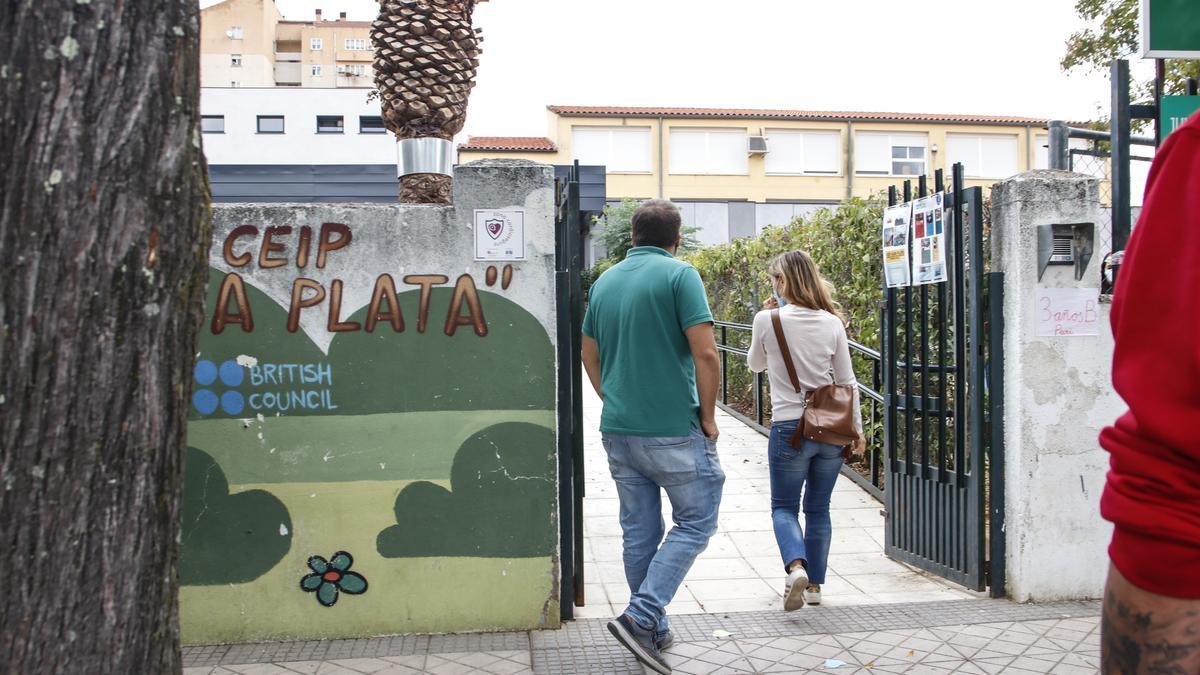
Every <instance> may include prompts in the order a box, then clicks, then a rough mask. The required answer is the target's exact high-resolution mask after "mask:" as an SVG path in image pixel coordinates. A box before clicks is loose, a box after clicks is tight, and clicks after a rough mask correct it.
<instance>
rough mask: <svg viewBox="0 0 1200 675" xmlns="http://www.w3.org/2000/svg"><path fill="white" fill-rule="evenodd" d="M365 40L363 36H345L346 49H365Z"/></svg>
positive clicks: (355, 50)
mask: <svg viewBox="0 0 1200 675" xmlns="http://www.w3.org/2000/svg"><path fill="white" fill-rule="evenodd" d="M366 49H367V41H366V39H364V38H347V39H346V50H347V51H352V52H361V51H366Z"/></svg>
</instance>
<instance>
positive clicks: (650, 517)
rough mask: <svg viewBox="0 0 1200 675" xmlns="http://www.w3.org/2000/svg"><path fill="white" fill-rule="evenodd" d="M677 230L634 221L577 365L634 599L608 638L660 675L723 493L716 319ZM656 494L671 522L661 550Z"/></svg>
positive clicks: (601, 284) (654, 205)
mask: <svg viewBox="0 0 1200 675" xmlns="http://www.w3.org/2000/svg"><path fill="white" fill-rule="evenodd" d="M680 225H681V221H680V217H679V210H678V209H677V208H675V205H674V204H671V203H670V202H668V201H664V200H651V201H648V202H646V203H645V204H642V206H641V207H640V208H639V209H638V210H637V212H636V213H634V214H633V232H632V235H633V245H634V248H633V249H631V250H630V251H629V254H628V255H627V256H626V257H625V260H623V261H621V262H620V263H619V264H617V265H615V266H614V267H612V268H611V269H609V270H608V271H607V272H605V273H604V274H603V275H602V276H601V277H600V279H599V280H597V281H596V283H595V284H594V285H593V286H592V289H591V293H590V299H589V303H588V309H587V315H586V316H585V317H584V319H583V335H584V338H583V364H584V367H585V368H586V369H587V373H588V378H590V379H591V381H592V386H593V387H594V388H595V389H596V393H598V394H599V395H600V398H601V399H603V400H604V413H603V415H602V416H601V419H600V432H601V434H602V436H603V443H604V450H605V452H607V453H608V465H609V469H610V470H611V471H612V476H613V480H615V481H616V484H617V496H618V497H619V498H620V503H621V529H622V531H623V532H624V534H625V537H624V544H625V547H624V561H625V579H626V581H628V582H629V591H630V594H631V597H630V600H629V606H628V607H627V608H626V609H625V612H624V613H623V614H622V615H621V616H619V617H617V618H616V619H614V620H612V621H610V622H609V624H608V629H609V630H610V631H611V632H612V633H613V635H614V636H616V638H617V639H618V640H619V641H620V642H621V644H623V645H624V646H625V647H626V648H627V649H629V650H630V651H631V652H633V654H634V656H636V657H637V658H638V660H639V661H641V662H642V663H644V664H646V665H647V666H649V667H650V668H652V669H654V670H655V671H657V672H660V673H670V672H671V669H670V666H668V665H667V663H666V660H665V659H664V658H663V656H662V652H661V650H662V649H665V648H666V646H667V645H668V644H669V643H670V641H671V633H670V631H669V630H668V627H667V618H666V609H665V608H666V606H667V604H668V603H670V602H671V598H673V597H674V596H675V591H676V590H677V589H678V588H679V585H680V584H681V583H683V578H684V577H685V576H686V575H687V572H688V570H689V569H691V566H692V563H693V562H694V561H695V560H696V556H697V555H699V554H700V552H701V551H703V550H704V549H705V548H706V547H707V546H708V540H709V539H710V538H711V537H712V535H713V534H715V533H716V531H717V509H718V507H719V506H720V503H721V488H722V486H723V485H724V484H725V473H724V472H723V471H722V470H721V464H720V462H719V461H718V459H717V434H718V431H717V424H716V418H715V414H716V411H715V407H716V398H717V384H718V379H719V377H720V373H719V370H720V361H719V359H718V358H717V345H716V341H715V340H714V339H713V331H712V320H713V318H712V313H711V312H710V311H709V309H708V298H707V296H706V295H705V292H704V284H703V283H702V282H701V281H700V275H699V273H697V272H696V269H695V268H694V267H692V266H691V265H689V264H687V263H685V262H682V261H680V260H676V259H675V257H674V254H675V251H676V249H677V248H678V247H679V242H680V234H679V230H680ZM663 490H665V491H666V493H667V498H668V499H670V500H671V512H672V518H673V520H674V521H675V527H673V528H671V531H670V532H669V533H668V534H667V537H666V539H665V540H664V539H663V531H664V529H665V525H664V523H663V519H662V491H663ZM660 543H661V544H662V545H661V546H660V545H659V544H660Z"/></svg>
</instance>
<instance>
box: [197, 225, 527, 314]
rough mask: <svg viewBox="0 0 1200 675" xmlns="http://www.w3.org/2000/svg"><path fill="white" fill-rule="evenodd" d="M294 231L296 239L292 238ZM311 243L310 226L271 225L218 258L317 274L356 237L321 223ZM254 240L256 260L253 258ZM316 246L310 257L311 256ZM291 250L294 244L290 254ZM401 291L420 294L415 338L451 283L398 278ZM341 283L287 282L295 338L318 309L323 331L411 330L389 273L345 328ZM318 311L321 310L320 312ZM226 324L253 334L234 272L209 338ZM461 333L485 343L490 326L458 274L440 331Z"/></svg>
mask: <svg viewBox="0 0 1200 675" xmlns="http://www.w3.org/2000/svg"><path fill="white" fill-rule="evenodd" d="M294 230H298V231H297V232H296V234H295V236H293V231H294ZM315 234H316V236H315V237H314V231H313V228H312V227H309V226H307V225H304V226H301V227H299V228H292V227H290V226H286V225H285V226H271V227H267V228H266V229H265V230H264V231H262V232H261V233H260V231H259V228H257V227H255V226H253V225H241V226H239V227H235V228H234V229H233V230H232V231H231V232H230V233H229V236H227V237H226V238H225V243H224V245H223V247H222V253H223V255H224V258H225V262H226V263H227V264H228V265H229V266H230V267H234V268H242V267H247V266H250V265H252V264H255V263H256V264H257V266H258V267H259V268H260V269H264V270H265V269H274V268H279V267H284V266H287V265H289V264H294V265H295V267H296V269H299V270H302V269H305V268H306V267H307V266H308V264H309V262H310V261H312V262H313V264H314V265H315V266H316V267H317V269H324V268H325V265H326V263H327V262H328V260H329V255H330V254H331V253H333V252H335V251H339V250H342V249H345V248H347V247H349V246H350V243H351V242H352V241H353V239H354V236H353V232H352V231H351V229H350V227H349V226H347V225H343V224H341V223H324V224H322V225H321V227H320V229H319V231H317V232H316V233H315ZM256 240H257V247H258V250H257V255H255V254H254V253H253V251H254V248H255V245H256V244H255V241H256ZM314 240H315V242H316V243H315V250H314ZM289 244H293V245H294V246H292V247H291V248H289ZM487 276H488V279H487V281H488V284H489V285H490V284H492V283H495V276H496V273H495V269H494V268H492V269H489V270H488V275H487ZM510 279H511V269H506V270H505V284H504V287H505V288H507V287H508V282H509V280H510ZM401 282H402V283H403V284H404V285H405V286H410V287H412V288H408V289H405V288H403V287H400V288H401V290H417V289H419V290H420V302H419V305H418V310H417V325H416V330H417V332H418V333H424V332H425V329H426V327H427V326H428V323H429V313H430V299H431V297H432V292H433V288H434V287H436V286H442V285H445V284H448V283H449V282H450V277H448V276H446V275H444V274H409V275H405V276H404V277H402V278H401ZM343 288H344V283H343V281H342V280H341V279H334V280H333V281H332V282H330V284H329V287H328V288H326V287H325V285H324V284H322V283H321V282H319V281H317V280H315V279H310V278H307V277H303V276H300V277H297V278H296V279H295V280H294V281H293V282H292V293H291V301H290V303H289V306H288V316H287V330H288V331H289V332H292V333H295V332H296V331H297V330H299V329H300V317H301V314H302V313H303V312H304V311H305V310H310V311H312V310H318V308H319V307H320V306H321V305H322V304H326V305H327V308H326V312H327V316H328V320H327V322H326V328H327V329H328V330H329V332H331V333H350V332H355V331H366V332H368V333H372V332H374V331H375V329H376V328H377V327H379V326H380V325H384V326H386V327H390V328H391V329H392V330H393V331H395V332H397V333H403V332H404V331H405V330H406V329H407V327H408V324H407V323H406V321H405V317H404V313H403V311H402V310H401V307H400V302H399V299H398V297H397V296H398V290H397V283H396V280H395V278H393V277H392V275H390V274H381V275H379V277H378V278H376V279H375V285H374V288H373V290H372V293H371V303H370V305H369V306H368V308H367V313H366V317H365V318H364V319H363V321H361V322H359V321H344V320H343V317H342V294H343ZM318 311H319V310H318ZM230 324H236V325H239V326H241V328H242V330H243V331H245V332H247V333H249V332H253V330H254V312H253V309H252V308H251V307H250V301H249V297H248V296H247V294H246V286H245V281H244V280H243V279H242V276H241V275H240V274H238V273H237V272H230V273H229V274H226V275H225V278H224V280H223V281H222V282H221V290H220V293H219V294H218V296H217V306H216V308H214V310H213V317H212V323H211V327H212V332H213V334H214V335H220V334H221V332H222V331H224V330H225V327H226V326H228V325H230ZM459 326H471V327H472V329H473V330H474V332H475V334H476V335H478V336H479V337H485V336H486V335H487V334H488V328H487V321H486V320H485V319H484V315H483V306H482V304H481V303H480V297H479V293H478V291H477V290H476V287H475V280H474V278H472V277H471V275H470V274H463V275H461V276H459V277H458V279H457V280H456V281H455V282H454V292H453V294H452V295H451V298H450V303H449V306H448V307H447V309H446V319H445V321H444V323H443V324H442V330H443V332H444V333H445V334H446V335H448V336H453V335H454V334H455V332H456V331H457V330H458V328H459Z"/></svg>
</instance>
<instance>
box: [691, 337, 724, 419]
mask: <svg viewBox="0 0 1200 675" xmlns="http://www.w3.org/2000/svg"><path fill="white" fill-rule="evenodd" d="M685 335H687V339H688V345H689V346H690V347H691V350H692V360H693V361H695V362H696V392H697V393H698V394H699V395H700V428H701V429H702V430H703V431H704V435H705V436H708V437H709V438H710V439H712V440H714V441H715V440H717V436H719V435H720V433H721V432H720V431H719V430H718V429H717V387H718V386H719V385H720V381H721V359H720V357H719V356H718V355H717V341H716V339H715V338H714V337H713V325H712V324H711V323H708V322H704V323H698V324H696V325H695V326H692V327H691V328H688V329H687V332H686V333H685Z"/></svg>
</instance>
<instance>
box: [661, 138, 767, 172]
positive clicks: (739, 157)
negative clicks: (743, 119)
mask: <svg viewBox="0 0 1200 675" xmlns="http://www.w3.org/2000/svg"><path fill="white" fill-rule="evenodd" d="M748 157H749V154H748V153H747V140H746V131H745V129H672V130H671V173H673V174H688V175H708V176H745V175H746V174H748V173H749V165H748V163H747V158H748Z"/></svg>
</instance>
